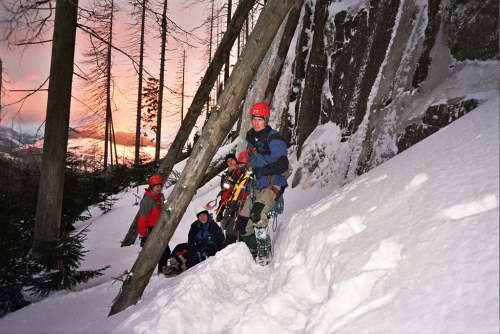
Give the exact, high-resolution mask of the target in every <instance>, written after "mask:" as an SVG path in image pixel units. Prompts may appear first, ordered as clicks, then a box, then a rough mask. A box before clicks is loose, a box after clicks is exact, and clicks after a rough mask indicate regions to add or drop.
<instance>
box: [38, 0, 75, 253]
mask: <svg viewBox="0 0 500 334" xmlns="http://www.w3.org/2000/svg"><path fill="white" fill-rule="evenodd" d="M77 14H78V0H72V1H69V0H57V4H56V15H55V21H54V36H53V39H52V57H51V61H50V82H49V94H48V100H47V116H46V119H45V136H44V143H43V156H42V171H41V175H40V185H39V190H38V202H37V209H36V219H35V230H34V240H33V255H34V256H38V255H40V254H38V250H37V249H38V245H39V244H40V243H41V242H44V241H57V240H59V230H60V226H61V212H62V200H63V190H64V171H65V168H66V152H67V146H68V127H69V114H70V107H71V88H72V84H73V62H74V58H75V36H76V24H77Z"/></svg>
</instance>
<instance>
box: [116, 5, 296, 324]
mask: <svg viewBox="0 0 500 334" xmlns="http://www.w3.org/2000/svg"><path fill="white" fill-rule="evenodd" d="M299 1H302V0H299ZM294 2H295V0H270V1H269V2H268V3H267V5H266V6H265V7H264V8H263V10H262V12H261V14H260V17H259V20H258V22H257V25H256V26H255V29H254V31H253V32H252V35H251V37H250V39H249V40H248V42H247V45H246V47H245V50H244V51H243V53H242V55H241V58H240V60H239V62H238V63H237V64H236V66H235V68H234V70H233V73H232V75H231V77H230V78H229V81H228V84H227V86H226V89H224V92H223V93H222V95H221V97H220V99H219V105H218V107H217V108H215V109H214V110H213V111H212V113H213V114H212V116H211V117H210V119H209V121H208V123H207V124H206V125H205V128H204V131H203V133H202V135H201V136H200V138H199V139H198V141H197V143H196V145H195V147H194V148H193V152H192V154H191V156H190V158H189V160H188V161H187V163H186V166H185V168H184V171H183V172H182V174H181V176H180V177H179V179H178V180H177V183H176V184H175V187H174V189H173V190H172V193H171V195H170V196H169V198H168V200H167V201H166V203H165V204H164V205H163V209H162V212H161V214H160V217H159V218H158V221H157V222H156V225H155V227H156V228H154V229H153V231H152V233H151V235H150V236H149V240H148V242H147V243H146V244H145V245H144V247H143V248H142V250H141V252H140V253H139V256H138V258H137V260H136V261H135V263H134V266H133V267H132V270H131V273H130V274H129V275H128V276H127V278H126V279H125V281H124V282H123V286H122V288H121V290H120V293H119V294H118V296H117V298H116V299H115V301H114V303H113V306H112V307H111V311H110V313H109V315H113V314H116V313H118V312H121V311H123V310H124V309H126V308H127V307H129V306H131V305H133V304H135V303H136V302H137V300H138V299H139V298H140V296H141V295H142V293H143V291H144V289H145V288H146V286H147V284H148V282H149V279H150V277H151V275H152V274H153V271H154V269H155V267H156V264H157V263H158V260H159V259H160V257H161V255H162V253H163V252H164V250H165V248H166V247H167V245H168V243H169V241H170V239H171V238H172V235H173V234H174V232H175V230H176V228H177V226H178V225H179V222H180V220H181V218H182V216H183V215H184V212H185V211H186V209H187V207H188V205H189V202H190V201H191V199H192V198H193V195H194V193H195V191H196V188H197V187H198V185H199V183H200V181H201V179H202V177H203V173H204V171H205V170H206V169H207V167H208V165H209V163H210V161H211V160H212V158H213V156H214V154H215V152H216V151H217V149H218V148H219V146H220V144H221V143H222V141H223V140H224V138H225V137H226V135H227V133H228V132H229V130H230V129H231V126H232V120H233V117H234V116H235V113H236V112H237V110H238V106H239V105H240V104H241V101H242V99H243V98H244V96H245V94H246V91H247V89H248V87H249V86H250V84H251V82H252V80H253V78H254V77H255V74H256V73H257V70H258V68H259V65H260V63H261V62H262V59H263V58H264V56H265V54H266V51H267V49H268V48H269V46H270V45H271V42H272V40H273V38H274V36H275V35H276V33H277V31H278V29H279V27H280V25H281V22H282V21H283V19H284V18H285V16H286V13H287V12H288V10H289V9H290V7H291V5H292V4H293V3H294Z"/></svg>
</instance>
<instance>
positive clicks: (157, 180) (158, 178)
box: [149, 175, 163, 186]
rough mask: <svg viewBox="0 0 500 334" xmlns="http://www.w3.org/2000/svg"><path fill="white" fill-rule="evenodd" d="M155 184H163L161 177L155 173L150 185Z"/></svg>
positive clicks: (150, 179)
mask: <svg viewBox="0 0 500 334" xmlns="http://www.w3.org/2000/svg"><path fill="white" fill-rule="evenodd" d="M155 184H163V180H162V179H161V177H159V176H157V175H154V176H151V177H150V178H149V185H150V186H154V185H155Z"/></svg>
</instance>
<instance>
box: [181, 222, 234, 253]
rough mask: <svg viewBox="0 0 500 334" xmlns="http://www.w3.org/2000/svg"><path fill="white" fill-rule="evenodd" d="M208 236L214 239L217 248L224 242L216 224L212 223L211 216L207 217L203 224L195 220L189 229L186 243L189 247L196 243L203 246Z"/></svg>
mask: <svg viewBox="0 0 500 334" xmlns="http://www.w3.org/2000/svg"><path fill="white" fill-rule="evenodd" d="M209 235H211V236H213V237H214V238H215V241H216V242H217V244H218V245H219V246H220V245H221V244H222V243H223V242H224V240H225V238H224V234H223V233H222V230H221V228H220V227H219V225H217V223H216V222H214V220H213V218H212V215H208V221H207V222H206V223H205V224H202V223H201V222H200V221H199V220H196V221H195V222H194V223H192V224H191V228H190V229H189V233H188V243H189V244H190V245H191V246H194V245H195V244H196V243H197V242H198V243H203V244H204V243H206V242H207V237H208V236H209ZM219 249H220V248H219Z"/></svg>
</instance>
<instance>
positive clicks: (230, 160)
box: [226, 153, 238, 170]
mask: <svg viewBox="0 0 500 334" xmlns="http://www.w3.org/2000/svg"><path fill="white" fill-rule="evenodd" d="M226 164H227V166H228V167H229V169H230V170H233V169H235V168H236V167H238V166H237V165H236V164H237V161H236V155H234V154H233V153H229V154H228V155H226Z"/></svg>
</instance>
